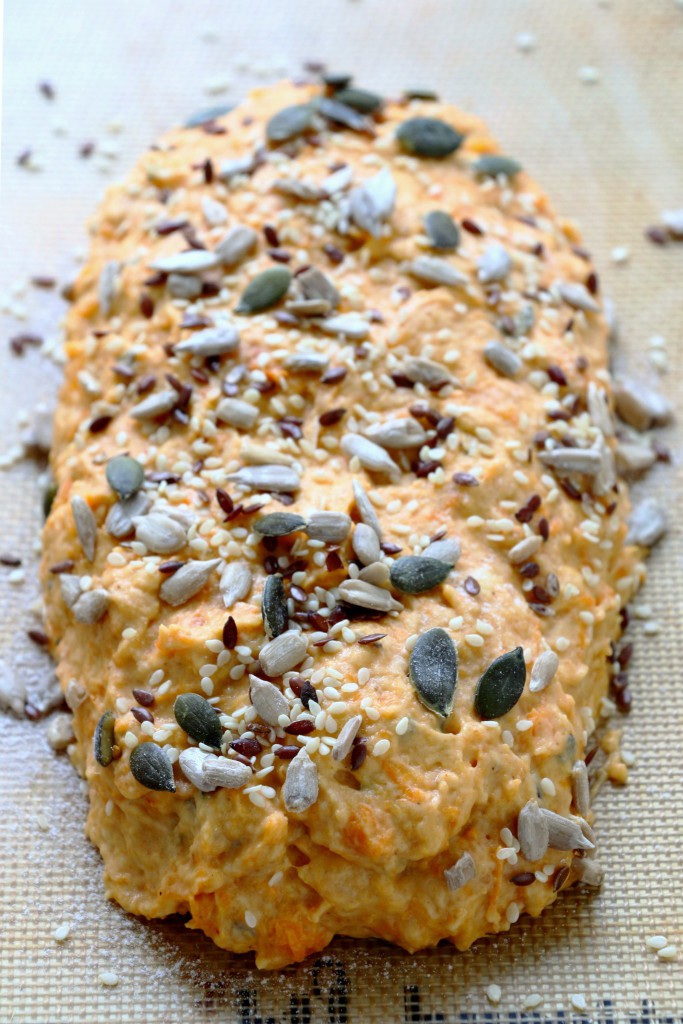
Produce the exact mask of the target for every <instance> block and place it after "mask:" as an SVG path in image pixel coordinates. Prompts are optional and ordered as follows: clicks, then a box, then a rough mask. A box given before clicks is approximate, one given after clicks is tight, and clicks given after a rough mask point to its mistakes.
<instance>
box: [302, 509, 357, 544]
mask: <svg viewBox="0 0 683 1024" xmlns="http://www.w3.org/2000/svg"><path fill="white" fill-rule="evenodd" d="M305 529H306V533H307V534H308V536H309V537H310V538H311V540H322V541H324V542H325V543H326V544H341V543H342V541H345V540H346V538H347V537H348V535H349V531H350V529H351V519H350V517H349V516H347V515H346V513H345V512H312V513H311V515H310V516H309V517H308V523H307V524H306V527H305Z"/></svg>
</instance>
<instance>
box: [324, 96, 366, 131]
mask: <svg viewBox="0 0 683 1024" xmlns="http://www.w3.org/2000/svg"><path fill="white" fill-rule="evenodd" d="M336 95H337V94H336V93H335V98H334V99H330V97H329V96H323V98H322V99H321V100H319V101H318V111H319V113H321V114H322V115H323V117H325V118H327V120H328V121H333V122H334V123H335V124H341V125H343V126H344V127H345V128H350V129H351V131H354V132H365V131H367V130H368V128H369V122H368V120H367V118H365V117H363V115H362V114H361V113H359V112H358V111H357V110H354V109H353V107H347V105H346V104H345V103H340V102H339V101H338V100H337V98H336Z"/></svg>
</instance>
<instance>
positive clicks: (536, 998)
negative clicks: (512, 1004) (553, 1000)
mask: <svg viewBox="0 0 683 1024" xmlns="http://www.w3.org/2000/svg"><path fill="white" fill-rule="evenodd" d="M542 1002H543V996H542V995H540V993H538V992H531V993H530V994H529V995H528V996H524V998H523V999H522V1009H523V1010H535V1009H536V1007H537V1006H540V1005H541V1003H542Z"/></svg>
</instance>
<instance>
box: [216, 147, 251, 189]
mask: <svg viewBox="0 0 683 1024" xmlns="http://www.w3.org/2000/svg"><path fill="white" fill-rule="evenodd" d="M259 160H260V155H259V153H258V151H256V150H255V151H254V152H253V153H247V154H246V155H245V156H239V157H235V158H234V159H232V160H224V161H223V163H222V164H221V166H220V170H219V171H218V177H219V178H220V179H221V181H227V182H230V181H232V179H233V178H237V177H238V176H239V175H242V174H252V172H253V171H255V170H256V168H257V167H258V164H259Z"/></svg>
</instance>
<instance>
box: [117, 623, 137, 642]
mask: <svg viewBox="0 0 683 1024" xmlns="http://www.w3.org/2000/svg"><path fill="white" fill-rule="evenodd" d="M137 635H138V631H137V629H135V628H134V626H126V628H125V629H124V630H123V632H122V633H121V636H122V637H123V639H124V640H134V639H135V637H136V636H137Z"/></svg>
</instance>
